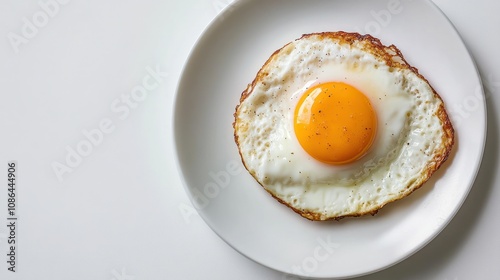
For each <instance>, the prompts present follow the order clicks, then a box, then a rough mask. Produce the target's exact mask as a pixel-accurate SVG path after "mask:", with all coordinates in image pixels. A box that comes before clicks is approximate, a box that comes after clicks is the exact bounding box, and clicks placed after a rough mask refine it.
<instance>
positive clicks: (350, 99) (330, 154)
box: [294, 82, 377, 164]
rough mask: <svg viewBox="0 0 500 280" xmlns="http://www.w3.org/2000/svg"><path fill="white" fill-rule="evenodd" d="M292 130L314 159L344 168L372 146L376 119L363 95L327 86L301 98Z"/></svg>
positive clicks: (349, 88)
mask: <svg viewBox="0 0 500 280" xmlns="http://www.w3.org/2000/svg"><path fill="white" fill-rule="evenodd" d="M294 129H295V134H296V136H297V139H298V140H299V143H300V145H301V146H302V148H303V149H304V150H305V151H306V152H307V153H308V154H309V155H311V156H312V157H313V158H315V159H317V160H319V161H321V162H324V163H328V164H346V163H350V162H353V161H355V160H357V159H359V158H360V157H362V156H363V155H364V154H366V152H367V151H368V149H369V148H370V146H371V145H372V143H373V140H374V138H375V134H376V131H377V116H376V114H375V111H374V110H373V107H372V105H371V104H370V101H369V100H368V98H367V97H366V96H365V95H364V94H363V93H362V92H360V91H359V90H357V89H356V88H354V87H353V86H351V85H348V84H345V83H341V82H328V83H324V84H319V85H316V86H314V87H311V88H309V89H308V90H307V91H306V92H305V93H304V95H303V96H302V97H301V99H300V100H299V102H298V104H297V107H296V108H295V116H294Z"/></svg>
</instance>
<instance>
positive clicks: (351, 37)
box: [233, 31, 455, 221]
mask: <svg viewBox="0 0 500 280" xmlns="http://www.w3.org/2000/svg"><path fill="white" fill-rule="evenodd" d="M312 36H318V37H319V38H320V39H325V38H331V39H334V40H338V42H339V43H340V44H349V45H352V44H353V43H354V42H356V41H363V42H365V44H363V45H362V49H363V50H367V51H369V52H370V53H371V54H373V55H375V56H376V57H377V58H379V59H381V60H383V61H385V63H387V65H388V66H390V67H397V68H402V69H409V70H410V71H412V72H413V73H415V74H416V75H417V76H418V77H420V78H421V79H422V80H424V81H425V82H426V83H427V84H428V85H429V86H430V88H431V89H432V92H433V93H434V96H435V97H437V98H438V99H439V100H440V101H441V104H440V106H439V108H438V109H437V111H436V112H435V115H437V117H438V118H439V119H440V120H441V123H442V128H443V130H444V134H443V139H442V140H443V144H444V145H443V146H442V148H441V149H440V150H438V151H437V152H436V153H435V156H434V159H433V160H432V161H430V162H428V165H427V168H426V169H425V170H424V172H423V174H421V175H423V176H420V177H418V179H416V180H415V181H413V182H412V183H410V184H409V185H408V186H407V187H406V188H405V191H404V192H402V193H400V195H399V196H398V197H395V198H394V199H392V200H389V201H386V202H384V203H383V204H381V205H376V206H375V207H374V208H373V209H372V210H370V211H365V212H359V213H354V214H348V215H341V216H333V217H324V216H323V215H322V214H321V213H316V212H310V211H307V210H301V209H297V208H295V207H293V206H291V205H289V204H288V203H286V202H285V201H283V200H281V199H280V198H278V197H277V196H276V195H275V194H273V193H272V192H270V191H269V190H268V189H266V188H265V187H264V186H263V185H262V183H261V182H260V181H259V180H258V179H257V177H256V176H255V174H254V173H253V172H249V173H250V174H251V175H252V176H253V177H254V179H255V180H256V181H257V182H258V183H259V184H260V185H261V186H262V187H263V188H264V190H266V191H267V192H268V193H269V194H271V195H272V196H273V197H274V198H275V199H276V200H278V201H279V202H281V203H282V204H284V205H286V206H288V207H290V208H291V209H292V210H293V211H295V212H296V213H298V214H300V215H301V216H302V217H304V218H307V219H309V220H312V221H325V220H332V219H335V220H340V219H343V218H346V217H359V216H364V215H368V214H370V215H375V214H377V212H378V211H379V210H380V209H381V208H382V207H384V206H385V205H387V204H388V203H391V202H394V201H397V200H400V199H402V198H404V197H406V196H408V195H410V194H411V193H413V192H414V191H415V190H417V189H419V188H420V187H421V186H422V185H423V184H424V183H425V182H426V181H427V180H428V179H429V178H430V177H431V175H432V174H433V173H434V172H435V171H436V170H438V169H439V167H440V166H441V165H442V164H443V163H444V162H445V161H446V160H447V159H448V156H449V154H450V152H451V149H452V147H453V144H454V141H455V140H454V134H455V132H454V129H453V126H452V124H451V122H450V119H449V117H448V114H447V112H446V109H445V107H444V102H443V100H442V99H441V96H439V94H438V93H437V92H436V91H435V90H434V88H433V87H432V86H431V85H430V83H429V81H427V79H426V78H425V77H423V76H422V75H421V74H420V73H419V72H418V69H417V68H415V67H412V66H411V65H410V64H408V63H407V62H406V60H405V59H404V57H403V54H402V53H401V51H400V50H399V49H398V48H397V47H396V46H394V45H390V46H388V47H387V46H384V45H383V44H382V43H381V42H380V40H379V39H377V38H375V37H372V36H371V35H361V34H359V33H348V32H344V31H338V32H322V33H310V34H304V35H302V37H301V38H299V39H297V40H301V39H304V38H308V37H312ZM297 40H295V41H297ZM291 43H292V42H291ZM291 43H288V44H286V45H285V46H283V47H282V48H281V49H278V50H276V51H275V52H274V53H273V54H272V55H271V56H270V57H269V59H268V60H267V61H266V63H264V65H263V66H262V67H261V69H260V70H259V72H258V73H257V75H256V77H255V79H254V80H253V82H252V83H251V84H249V85H248V86H247V88H246V89H245V90H244V91H243V92H242V94H241V98H240V104H241V103H242V102H243V101H244V100H245V99H246V98H247V97H248V96H249V95H250V93H251V91H252V90H253V89H254V88H255V85H256V83H257V82H258V81H259V80H260V79H261V78H262V77H265V76H267V75H268V73H267V72H266V71H265V70H266V69H265V68H266V66H267V65H268V64H269V63H270V62H271V61H272V60H273V58H274V57H275V56H276V55H277V54H278V53H279V52H280V51H281V50H282V49H283V48H285V47H287V46H288V45H289V44H291ZM393 58H396V59H399V60H400V61H397V60H394V59H393ZM239 106H240V105H237V106H236V110H235V113H234V118H235V121H234V122H233V129H236V122H237V117H238V109H239ZM234 140H235V142H236V145H237V146H238V152H239V154H240V157H241V161H242V162H243V165H244V166H245V168H246V169H247V170H248V167H247V165H246V163H245V160H244V159H243V156H242V154H241V150H240V146H239V141H238V135H237V134H236V130H235V131H234Z"/></svg>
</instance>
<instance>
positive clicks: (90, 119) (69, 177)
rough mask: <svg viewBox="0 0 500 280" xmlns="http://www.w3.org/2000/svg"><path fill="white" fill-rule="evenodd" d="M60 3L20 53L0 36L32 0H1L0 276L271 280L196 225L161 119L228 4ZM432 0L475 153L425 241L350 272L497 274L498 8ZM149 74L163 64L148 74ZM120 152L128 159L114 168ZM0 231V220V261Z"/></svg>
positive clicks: (19, 22) (444, 276) (452, 277)
mask: <svg viewBox="0 0 500 280" xmlns="http://www.w3.org/2000/svg"><path fill="white" fill-rule="evenodd" d="M42 2H44V3H45V2H48V0H46V1H42ZM61 2H63V1H62V0H61ZM66 2H67V4H64V5H63V4H57V6H58V9H53V10H52V11H53V14H52V15H51V16H50V17H48V18H47V20H46V22H43V20H44V19H43V18H38V19H37V20H40V21H42V22H43V24H39V27H36V26H35V27H36V31H33V30H31V31H32V32H31V33H29V34H30V36H29V37H30V38H27V37H26V38H25V40H24V41H23V43H21V44H20V45H19V46H18V47H17V50H18V52H16V47H14V46H13V45H12V44H11V42H10V40H9V37H8V36H9V34H12V33H11V32H13V33H16V34H19V35H20V34H22V31H23V30H22V28H23V26H24V25H25V18H26V20H28V21H31V22H33V16H35V17H36V16H37V15H40V11H43V9H42V8H41V6H40V4H39V3H38V2H37V1H24V2H18V1H11V0H9V1H3V2H2V3H0V21H1V24H0V36H4V40H2V41H0V74H1V77H2V78H0V89H1V90H2V93H1V94H2V97H3V101H2V102H1V103H0V114H1V115H0V116H1V118H0V129H1V130H2V139H1V140H0V145H1V146H0V164H4V163H5V166H6V162H7V161H9V160H12V159H14V160H17V161H18V166H19V167H18V177H19V180H18V196H19V201H18V203H19V204H18V209H17V211H18V213H17V214H18V217H19V221H18V229H17V230H18V232H17V238H18V242H19V246H18V252H17V254H18V263H17V269H18V272H16V273H11V272H8V271H7V263H6V262H0V278H1V279H56V280H57V279H116V280H121V279H129V280H131V279H135V280H141V279H282V278H283V275H282V274H281V273H278V272H275V271H272V270H270V269H267V268H265V267H262V266H260V265H259V264H256V263H254V262H252V261H250V260H248V259H246V258H245V257H243V256H241V255H240V254H239V253H237V252H236V251H234V250H233V249H232V248H230V247H229V246H228V245H226V243H224V242H223V241H222V240H221V239H220V238H219V237H218V236H216V235H215V234H214V233H213V232H212V231H211V230H210V229H209V228H208V226H206V224H205V223H204V222H203V220H202V219H201V218H200V217H199V216H198V215H197V214H196V213H195V212H194V209H193V208H192V206H191V204H190V202H189V199H188V198H187V195H186V194H185V191H184V188H183V186H182V183H181V181H180V178H179V174H178V172H177V170H176V163H175V158H174V156H173V154H174V151H173V145H172V123H171V116H172V108H173V100H174V94H175V89H176V85H177V80H178V78H179V76H180V72H181V69H182V66H183V64H184V62H185V60H186V58H187V56H188V53H189V51H190V49H191V48H192V46H193V45H194V43H195V41H196V39H197V38H198V36H199V35H200V34H201V32H202V31H203V29H204V28H205V27H206V25H207V24H208V23H209V22H210V20H212V19H213V18H214V17H215V16H216V14H217V13H218V12H220V10H221V8H222V7H224V6H225V5H226V4H227V3H229V2H230V1H229V0H189V1H153V0H146V1H140V2H139V1H135V2H132V1H106V2H102V1H78V0H73V1H71V0H70V1H66ZM66 2H64V3H66ZM435 3H436V4H437V5H438V6H439V7H440V8H441V9H442V10H443V12H444V13H445V14H446V15H447V16H448V17H449V18H450V20H451V21H452V22H453V24H454V25H455V26H456V28H457V29H458V31H459V33H460V34H461V35H462V37H463V39H464V41H465V43H466V45H467V47H468V48H469V50H470V51H471V54H472V56H473V57H474V59H475V60H476V63H477V66H478V68H479V71H480V73H481V75H482V78H483V83H484V86H485V90H486V94H487V97H488V98H487V105H488V138H487V145H486V151H485V157H484V160H483V164H482V167H481V170H480V172H479V175H478V179H477V181H476V183H475V185H474V187H473V189H472V191H471V193H470V195H469V197H468V199H467V200H466V202H465V204H464V205H463V207H462V208H461V210H460V211H459V212H458V214H457V216H456V217H455V218H454V219H453V221H452V222H451V223H450V224H449V226H448V227H447V228H446V229H445V230H444V231H443V232H442V233H441V234H440V235H439V236H438V237H437V238H436V239H435V240H434V241H432V242H431V243H430V244H429V245H428V246H426V247H425V248H424V249H422V250H421V251H419V252H418V253H417V254H415V255H413V256H412V257H410V258H408V259H407V260H405V261H403V262H401V263H400V264H397V265H395V266H393V267H391V268H389V269H387V270H384V271H382V272H378V273H375V274H372V275H369V276H365V277H361V278H359V279H369V280H372V279H373V280H375V279H433V280H434V279H436V280H462V279H497V278H498V277H499V274H500V267H499V266H498V263H500V222H499V221H498V215H497V214H496V213H499V212H500V205H499V204H498V203H497V202H498V201H500V191H499V190H498V187H497V186H498V185H500V178H499V177H498V176H497V174H496V173H497V170H498V169H499V168H498V154H499V153H498V144H497V143H498V122H499V120H498V115H497V112H496V111H497V108H500V100H499V98H500V97H499V96H498V95H499V94H500V54H498V53H497V49H498V48H497V46H498V45H499V44H500V37H498V36H496V35H495V32H497V27H498V26H500V18H498V17H496V11H498V10H499V9H500V4H499V3H497V2H490V1H484V0H482V1H474V2H473V1H449V0H445V1H435ZM42 17H43V16H42ZM10 36H12V35H10ZM155 71H159V72H161V73H160V75H159V76H158V75H157V76H156V79H154V75H153V76H152V75H151V72H155ZM148 76H152V77H153V79H150V80H148V82H150V84H151V85H154V86H153V87H151V90H149V91H148V92H147V93H146V95H145V97H144V99H143V100H141V101H133V100H131V101H126V99H127V98H128V97H130V96H131V92H132V91H133V90H134V88H135V87H136V86H139V85H141V84H143V82H144V80H145V79H147V77H148ZM156 82H158V83H156ZM127 102H129V103H127ZM463 102H464V101H463V100H457V103H456V104H449V106H460V105H461V104H463ZM126 104H130V105H126ZM125 106H126V108H128V112H129V113H125ZM465 114H474V111H466V112H465ZM106 120H108V122H111V125H110V126H111V127H112V128H114V129H112V131H111V132H109V133H104V134H103V137H102V141H98V142H97V144H96V145H93V146H92V148H91V149H92V150H91V151H90V152H88V153H89V155H88V156H86V157H83V158H82V160H81V161H80V162H78V163H75V164H74V166H73V167H71V169H72V172H68V173H64V174H63V175H62V181H60V180H58V178H57V176H56V174H55V172H54V171H53V167H52V165H53V164H54V162H60V163H64V162H65V160H66V157H67V155H68V153H69V152H68V149H70V150H71V149H73V150H75V149H77V147H78V145H81V143H83V141H85V139H86V138H85V136H84V134H83V132H82V130H86V131H95V130H96V129H98V128H99V124H100V123H101V122H103V121H104V122H106ZM158 120H160V121H158ZM145 143H147V144H146V145H145ZM123 161H126V162H128V163H129V164H130V165H129V168H126V169H123V168H121V167H120V166H122V165H121V164H118V163H121V162H123ZM0 172H2V173H4V174H6V172H7V168H6V167H5V168H4V170H0ZM1 176H5V175H1ZM6 188H7V186H6V184H5V186H4V187H2V188H1V189H4V190H3V191H1V189H0V225H3V224H4V221H6V210H7V205H6V194H7V191H6ZM416 226H418V225H416ZM7 234H8V232H7V228H6V227H5V226H1V227H0V253H1V256H0V260H2V259H4V257H3V256H5V255H6V253H7V248H8V246H7V244H6V240H7ZM284 254H286V252H284Z"/></svg>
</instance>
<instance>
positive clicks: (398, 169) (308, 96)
mask: <svg viewBox="0 0 500 280" xmlns="http://www.w3.org/2000/svg"><path fill="white" fill-rule="evenodd" d="M233 126H234V136H235V141H236V143H237V146H238V149H239V152H240V155H241V159H242V162H243V164H244V166H245V167H246V169H247V170H248V171H249V172H250V174H251V175H252V176H253V177H254V178H255V180H256V181H257V182H258V183H259V184H260V185H261V186H262V187H264V189H265V190H266V191H268V192H269V193H270V194H271V195H272V196H273V197H274V198H276V199H277V200H278V201H280V202H281V203H283V204H285V205H287V206H289V207H290V208H292V209H293V210H294V211H295V212H297V213H299V214H300V215H302V216H303V217H305V218H308V219H310V220H328V219H341V218H343V217H347V216H361V215H365V214H375V213H376V212H377V211H378V210H379V209H380V208H381V207H383V206H384V205H386V204H387V203H389V202H392V201H395V200H398V199H401V198H403V197H405V196H407V195H409V194H410V193H412V192H413V191H414V190H416V189H418V188H419V187H420V186H421V185H422V184H423V183H424V182H425V181H427V180H428V178H429V177H430V176H431V175H432V174H433V173H434V172H435V171H436V170H437V169H438V168H439V167H440V166H441V164H442V163H443V162H444V161H445V160H446V159H447V157H448V155H449V153H450V150H451V147H452V146H453V141H454V140H453V138H454V132H453V127H452V125H451V123H450V120H449V118H448V115H447V113H446V110H445V108H444V104H443V101H442V99H441V98H440V96H439V95H438V94H437V93H436V92H435V91H434V89H433V88H432V87H431V86H430V84H429V82H428V81H427V80H426V79H425V78H424V77H423V76H422V75H420V74H419V73H418V70H417V69H416V68H414V67H412V66H410V65H409V64H408V63H407V62H406V61H405V59H404V57H403V55H402V54H401V52H400V51H399V50H398V49H397V48H396V47H395V46H393V45H391V46H389V47H387V46H384V45H382V44H381V42H380V41H379V40H378V39H376V38H374V37H372V36H370V35H364V36H362V35H359V34H357V33H346V32H329V33H314V34H306V35H304V36H302V37H301V38H299V39H297V40H295V41H293V42H291V43H289V44H287V45H285V46H284V47H283V48H281V49H279V50H278V51H276V52H275V53H274V54H272V56H271V57H270V58H269V59H268V60H267V62H266V63H265V64H264V66H263V67H262V68H261V69H260V71H259V72H258V73H257V76H256V77H255V79H254V81H253V82H252V83H251V84H249V85H248V86H247V88H246V89H245V90H244V91H243V93H242V95H241V98H240V104H239V105H238V106H237V108H236V112H235V121H234V124H233Z"/></svg>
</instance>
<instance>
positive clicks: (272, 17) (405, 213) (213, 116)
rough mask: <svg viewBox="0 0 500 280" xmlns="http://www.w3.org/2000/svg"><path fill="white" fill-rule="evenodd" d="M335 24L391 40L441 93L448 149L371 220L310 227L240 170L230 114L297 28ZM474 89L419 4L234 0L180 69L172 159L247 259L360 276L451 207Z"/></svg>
mask: <svg viewBox="0 0 500 280" xmlns="http://www.w3.org/2000/svg"><path fill="white" fill-rule="evenodd" d="M336 30H345V31H357V32H360V33H371V34H372V35H374V36H376V37H378V38H380V39H381V40H382V42H383V43H385V44H395V45H396V46H397V47H398V48H399V49H400V50H401V51H402V52H403V54H404V55H405V57H406V59H407V61H408V62H409V63H410V64H412V65H413V66H415V67H417V68H418V69H419V70H420V72H421V73H422V74H423V75H424V76H425V77H427V78H428V80H429V81H430V83H431V84H432V85H433V86H434V88H435V89H436V91H437V92H439V93H440V95H441V96H442V98H443V99H444V101H445V103H446V105H447V108H448V110H449V112H450V115H451V117H452V120H453V121H454V124H455V128H456V145H455V147H454V150H453V152H452V154H451V156H450V158H449V159H448V161H447V162H446V163H445V165H444V166H443V167H442V168H441V169H440V170H439V171H438V172H437V173H436V174H435V175H434V176H433V177H432V178H431V180H430V181H429V182H427V183H426V184H425V185H424V186H423V187H422V188H421V189H419V190H418V191H416V192H415V193H413V194H412V195H411V196H409V197H407V198H405V199H403V200H401V201H398V202H395V203H392V204H390V205H388V206H386V207H385V208H383V209H382V210H381V211H380V212H379V214H377V215H376V216H375V217H371V216H369V217H362V218H347V219H344V220H342V221H340V222H335V221H330V222H311V221H308V220H306V219H304V218H302V217H300V216H299V215H297V214H295V213H294V212H293V211H292V210H290V209H288V208H287V207H285V206H283V205H281V204H280V203H278V202H277V201H275V200H274V199H273V198H271V197H270V196H269V195H268V194H267V193H266V192H265V191H264V190H263V189H262V188H261V187H260V186H259V185H258V184H257V183H256V182H255V181H254V180H253V178H252V177H251V176H250V175H249V174H248V173H247V172H246V170H245V169H244V168H243V166H242V164H241V161H240V157H239V155H238V151H237V148H236V145H235V143H234V140H233V129H232V122H233V113H234V109H235V106H236V105H237V104H238V101H239V98H240V94H241V92H242V91H243V90H244V89H245V87H246V85H247V84H248V83H250V82H251V81H252V80H253V78H254V76H255V74H256V73H257V71H258V70H259V68H260V67H261V66H262V64H263V63H264V62H265V61H266V59H267V58H268V57H269V56H270V55H271V54H272V53H273V52H274V51H275V50H276V49H278V48H280V47H282V46H283V45H284V44H285V43H287V42H289V41H291V40H294V39H296V38H299V37H300V36H301V35H302V34H304V33H311V32H321V31H336ZM483 96H484V95H483V91H482V87H481V83H480V78H479V76H478V73H477V71H476V68H475V65H474V63H473V61H472V59H471V57H470V55H469V53H468V51H467V49H466V48H465V46H464V44H463V42H462V41H461V39H460V37H459V35H458V34H457V32H456V31H455V29H454V28H453V26H452V25H451V24H450V22H449V21H448V20H447V18H446V17H445V16H444V15H443V14H442V13H441V12H440V10H439V9H438V8H437V7H436V6H434V4H433V3H432V2H430V1H404V0H401V1H396V0H375V1H372V0H354V1H353V0H351V1H331V0H325V1H321V0H315V1H302V0H301V1H299V0H279V1H276V0H275V1H260V0H249V1H245V0H243V1H237V2H236V3H234V4H233V5H231V6H230V7H228V8H227V9H226V10H225V11H224V12H223V13H222V14H220V15H219V16H218V17H217V18H216V19H215V20H214V21H213V22H212V23H211V24H210V26H209V27H208V28H207V29H206V31H205V32H204V34H203V35H202V36H201V38H200V39H199V40H198V42H197V44H196V46H195V47H194V49H193V51H192V53H191V55H190V57H189V60H188V62H187V64H186V66H185V69H184V72H183V74H182V77H181V80H180V83H179V87H178V92H177V100H176V104H175V106H176V108H175V116H174V122H175V123H174V129H175V131H174V133H175V141H176V146H177V153H178V154H177V155H178V159H179V165H180V169H181V172H182V175H183V177H184V181H185V185H186V190H187V192H188V194H189V195H190V197H191V199H192V202H193V204H194V205H195V206H196V207H197V208H198V210H199V213H200V215H201V216H202V217H203V219H204V220H205V221H206V223H207V224H208V225H209V226H210V227H211V228H212V229H213V230H214V231H215V232H216V233H217V234H218V235H219V236H220V237H221V238H222V239H223V240H225V241H226V242H227V243H228V244H229V245H230V246H232V247H233V248H234V249H236V250H238V251H239V252H240V253H242V254H244V255H245V256H247V257H249V258H250V259H252V260H254V261H256V262H258V263H261V264H263V265H266V266H268V267H271V268H273V269H276V270H279V271H282V272H284V273H287V274H294V275H299V276H307V277H317V278H325V277H333V278H343V277H353V276H358V275H363V274H368V273H371V272H375V271H378V270H381V269H383V268H386V267H388V266H391V265H393V264H395V263H397V262H399V261H401V260H403V259H405V258H407V257H408V256H410V255H411V254H413V253H415V252H416V251H417V250H419V249H420V248H422V247H423V246H425V245H426V244H427V243H428V242H429V241H431V240H432V239H433V238H434V237H435V236H436V235H437V234H438V233H439V232H440V231H441V230H442V229H443V228H444V227H445V226H446V225H447V224H448V222H449V221H450V220H451V219H452V217H453V216H454V215H455V213H456V212H457V210H458V209H459V208H460V206H461V204H462V202H463V201H464V199H465V198H466V196H467V194H468V192H469V190H470V188H471V186H472V184H473V181H474V179H475V176H476V174H477V171H478V168H479V165H480V161H481V157H482V153H483V148H484V143H485V130H486V119H485V104H484V98H483ZM283 278H284V279H285V278H288V275H286V274H284V277H283Z"/></svg>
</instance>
